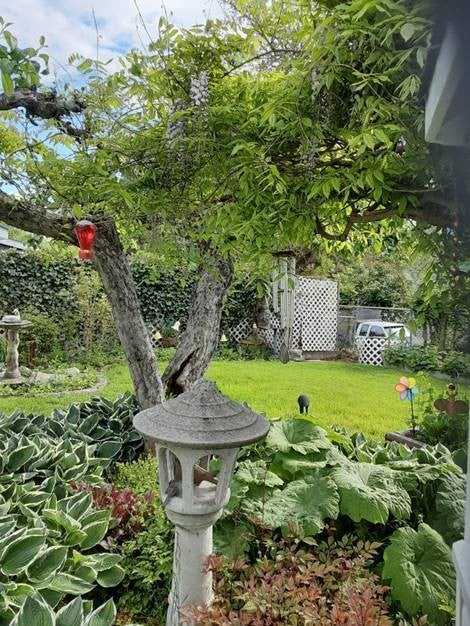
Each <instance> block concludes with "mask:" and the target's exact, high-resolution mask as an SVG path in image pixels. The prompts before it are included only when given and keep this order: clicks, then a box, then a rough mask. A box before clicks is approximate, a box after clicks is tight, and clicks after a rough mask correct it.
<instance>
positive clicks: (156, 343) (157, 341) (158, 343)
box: [147, 324, 162, 348]
mask: <svg viewBox="0 0 470 626" xmlns="http://www.w3.org/2000/svg"><path fill="white" fill-rule="evenodd" d="M147 330H148V332H149V337H150V341H151V342H152V346H153V347H154V348H161V347H162V344H161V341H160V339H157V338H156V337H155V334H156V333H157V331H158V330H159V328H158V326H155V325H154V324H148V325H147Z"/></svg>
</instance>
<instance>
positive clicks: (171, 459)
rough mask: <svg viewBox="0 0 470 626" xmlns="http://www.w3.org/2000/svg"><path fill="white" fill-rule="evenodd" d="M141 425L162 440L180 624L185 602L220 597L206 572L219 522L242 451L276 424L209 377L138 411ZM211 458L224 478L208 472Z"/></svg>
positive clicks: (173, 603)
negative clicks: (214, 528)
mask: <svg viewBox="0 0 470 626" xmlns="http://www.w3.org/2000/svg"><path fill="white" fill-rule="evenodd" d="M134 426H135V428H136V429H137V430H138V431H139V432H140V433H141V434H142V435H143V436H144V437H145V438H146V439H148V440H149V441H151V442H154V443H155V444H156V453H157V458H158V469H159V475H160V492H161V496H162V500H163V503H164V506H165V509H166V513H167V515H168V518H169V519H170V520H171V521H172V522H173V524H175V526H176V533H175V552H174V560H173V581H172V588H171V592H170V597H169V608H168V614H167V622H166V623H167V626H179V624H180V609H181V608H182V607H183V606H185V605H192V604H194V605H201V604H205V605H209V604H210V603H211V601H212V575H211V573H210V572H206V571H205V570H204V564H205V561H206V559H207V557H208V556H209V555H210V554H212V526H213V525H214V523H215V522H216V521H217V519H218V518H219V517H220V515H221V514H222V510H223V507H224V506H225V505H226V504H227V502H228V500H229V497H230V489H229V484H230V480H231V477H232V474H233V470H234V467H235V461H236V458H237V453H238V449H239V448H240V446H243V445H246V444H250V443H253V442H255V441H258V440H259V439H262V438H263V437H264V436H265V435H266V433H267V432H268V430H269V423H268V421H267V420H266V419H265V418H264V417H262V416H261V415H258V414H256V413H254V412H253V411H251V410H250V409H249V408H248V407H247V406H242V405H240V404H237V403H236V402H233V401H232V400H230V399H229V398H226V397H225V396H223V395H222V394H221V393H220V391H219V390H218V389H217V386H216V385H215V383H213V382H210V381H206V380H201V381H200V382H199V383H197V384H196V385H195V386H194V387H193V389H191V390H190V391H187V392H185V393H183V394H181V395H180V396H178V397H177V398H175V399H173V400H168V401H167V402H164V403H163V404H160V405H157V406H155V407H152V408H150V409H146V410H144V411H141V412H140V413H138V414H137V415H136V416H135V417H134ZM210 459H212V460H213V462H215V463H216V465H217V467H218V475H217V477H215V476H214V474H213V473H212V472H210V471H208V468H209V460H210Z"/></svg>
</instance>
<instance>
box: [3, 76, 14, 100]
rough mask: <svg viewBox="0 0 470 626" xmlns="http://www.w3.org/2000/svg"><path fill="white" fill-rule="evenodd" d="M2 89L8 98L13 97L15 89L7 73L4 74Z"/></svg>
mask: <svg viewBox="0 0 470 626" xmlns="http://www.w3.org/2000/svg"><path fill="white" fill-rule="evenodd" d="M2 87H3V91H4V92H5V93H6V95H7V96H11V94H12V93H13V91H14V89H15V86H14V84H13V81H12V79H11V76H10V75H9V74H7V73H6V72H2Z"/></svg>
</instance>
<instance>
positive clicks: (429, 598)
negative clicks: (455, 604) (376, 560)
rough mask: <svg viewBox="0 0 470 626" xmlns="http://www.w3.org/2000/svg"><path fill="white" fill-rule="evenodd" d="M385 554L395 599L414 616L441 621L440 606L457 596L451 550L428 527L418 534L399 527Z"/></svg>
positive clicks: (385, 571)
mask: <svg viewBox="0 0 470 626" xmlns="http://www.w3.org/2000/svg"><path fill="white" fill-rule="evenodd" d="M390 541H391V543H390V545H389V546H388V547H387V548H386V549H385V551H384V562H385V565H384V568H383V571H382V577H383V579H384V580H389V581H390V588H391V592H392V596H393V597H394V599H395V600H397V601H398V602H400V604H401V605H402V607H403V609H404V610H405V611H406V612H407V613H409V614H410V615H416V614H417V613H425V614H427V615H428V616H429V617H430V618H431V620H436V621H439V617H441V618H442V613H441V612H440V611H439V605H440V604H442V602H443V601H446V602H448V601H449V599H452V598H453V597H454V594H455V571H454V565H453V563H452V555H451V551H450V548H449V547H448V546H447V545H446V543H445V542H444V540H443V539H442V537H441V536H440V534H439V533H438V532H437V531H435V530H433V529H432V528H431V527H430V526H428V525H427V524H421V525H420V526H419V528H418V531H415V530H413V529H412V528H409V527H406V528H399V529H398V530H396V531H395V532H394V533H393V535H392V536H391V540H390Z"/></svg>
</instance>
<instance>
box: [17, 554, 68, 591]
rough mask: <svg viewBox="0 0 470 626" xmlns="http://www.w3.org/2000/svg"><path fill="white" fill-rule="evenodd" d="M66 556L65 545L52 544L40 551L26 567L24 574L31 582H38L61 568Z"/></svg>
mask: <svg viewBox="0 0 470 626" xmlns="http://www.w3.org/2000/svg"><path fill="white" fill-rule="evenodd" d="M66 558H67V548H66V547H65V546H53V547H51V548H47V550H44V552H41V553H40V554H39V555H38V556H37V557H36V558H35V559H34V561H33V562H32V563H31V564H30V565H28V567H27V568H26V575H27V577H28V579H29V580H30V581H31V582H35V583H40V582H44V581H45V580H47V579H48V578H49V577H50V576H52V575H53V574H55V573H56V572H57V571H58V570H59V569H61V567H62V565H63V564H64V561H65V559H66Z"/></svg>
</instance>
